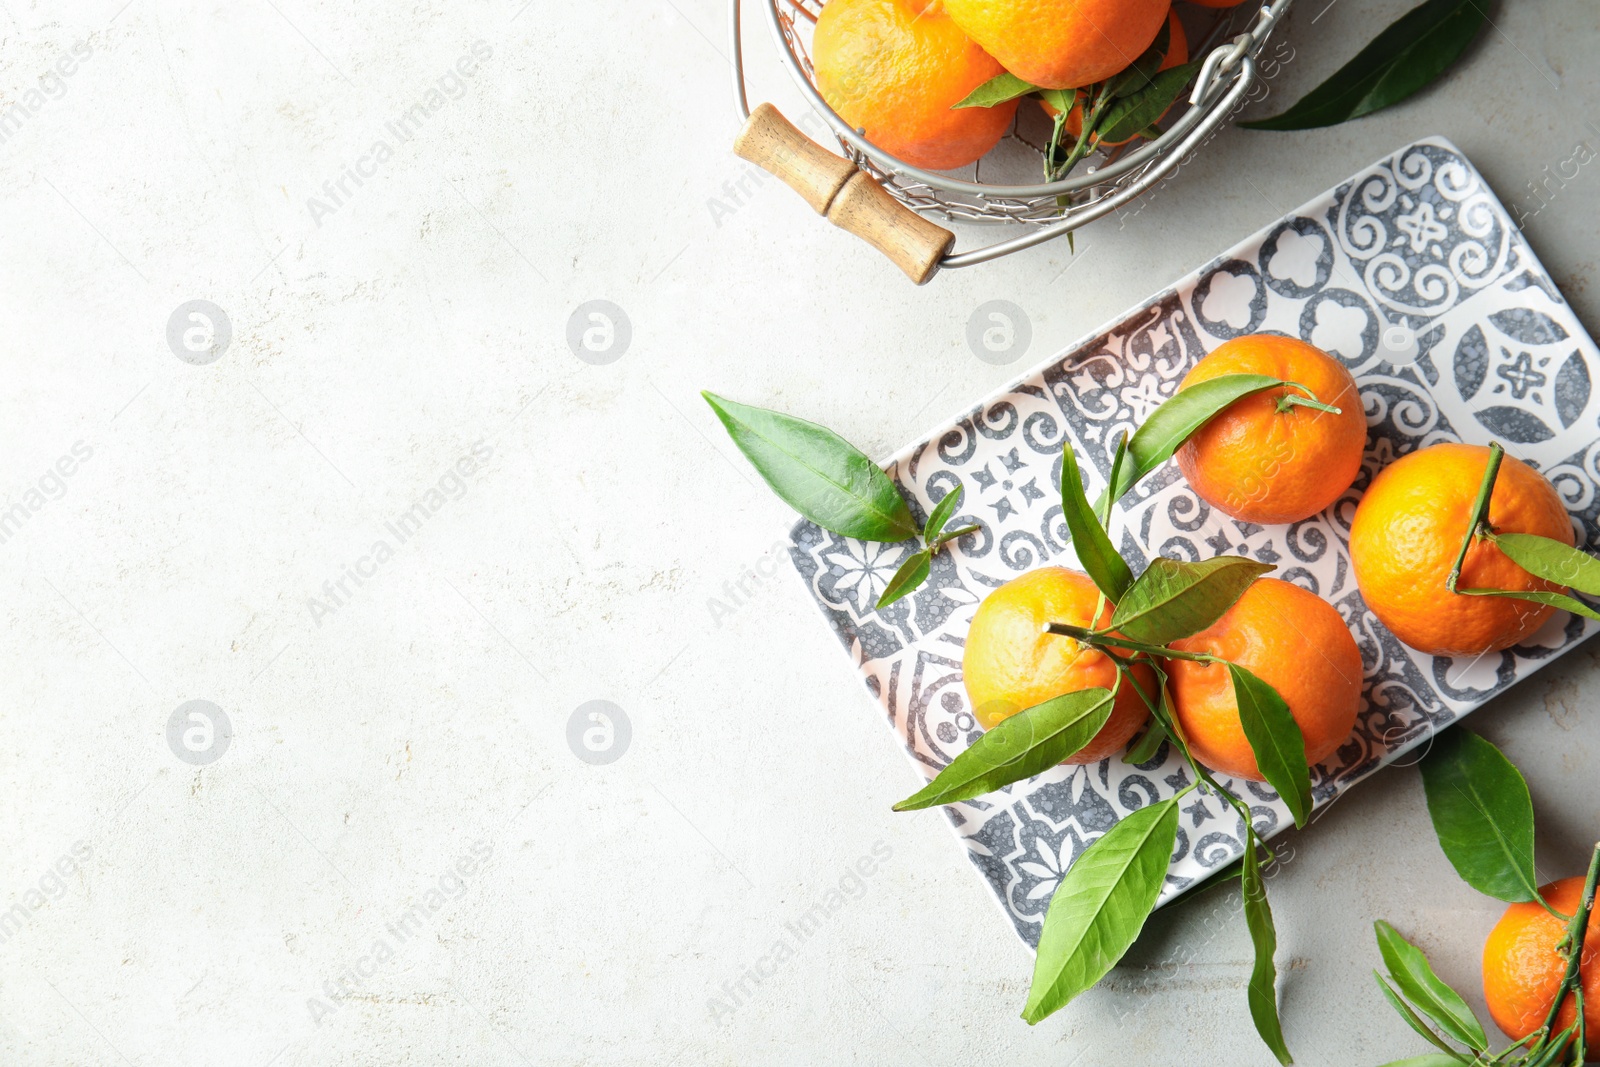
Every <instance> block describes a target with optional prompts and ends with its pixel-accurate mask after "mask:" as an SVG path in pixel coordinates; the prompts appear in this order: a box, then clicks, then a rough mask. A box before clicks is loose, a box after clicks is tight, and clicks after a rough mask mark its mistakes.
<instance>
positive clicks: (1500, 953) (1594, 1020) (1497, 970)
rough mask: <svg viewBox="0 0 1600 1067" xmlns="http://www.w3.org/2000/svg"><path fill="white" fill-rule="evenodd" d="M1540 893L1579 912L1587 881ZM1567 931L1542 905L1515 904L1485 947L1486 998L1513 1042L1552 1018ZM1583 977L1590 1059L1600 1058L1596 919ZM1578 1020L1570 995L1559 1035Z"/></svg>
mask: <svg viewBox="0 0 1600 1067" xmlns="http://www.w3.org/2000/svg"><path fill="white" fill-rule="evenodd" d="M1539 895H1540V896H1542V897H1543V898H1544V899H1545V900H1546V901H1548V902H1549V904H1550V906H1551V907H1552V908H1555V909H1556V910H1557V911H1559V912H1561V913H1562V914H1563V915H1572V914H1575V913H1576V912H1577V910H1578V904H1579V901H1580V900H1581V898H1582V897H1583V879H1582V878H1563V879H1561V880H1560V881H1559V882H1551V883H1550V884H1549V885H1547V886H1545V887H1543V888H1542V889H1540V890H1539ZM1566 933H1567V924H1566V923H1564V922H1562V921H1561V920H1560V919H1557V918H1556V917H1555V916H1554V915H1551V914H1550V913H1549V912H1548V911H1545V910H1544V909H1543V908H1541V907H1540V906H1539V905H1538V904H1536V903H1525V904H1513V905H1511V907H1509V908H1507V909H1506V913H1505V914H1504V915H1502V916H1501V917H1500V921H1499V922H1497V923H1495V926H1494V929H1493V930H1491V931H1489V940H1488V941H1486V942H1484V945H1483V999H1484V1000H1485V1001H1486V1002H1487V1003H1488V1005H1489V1014H1490V1015H1491V1016H1493V1017H1494V1021H1495V1023H1496V1025H1498V1026H1499V1027H1500V1029H1502V1030H1504V1031H1505V1032H1506V1035H1507V1036H1509V1037H1510V1038H1512V1039H1513V1040H1521V1039H1522V1038H1524V1037H1527V1036H1528V1035H1529V1034H1531V1033H1533V1032H1534V1031H1535V1030H1537V1029H1538V1028H1539V1027H1541V1026H1543V1025H1544V1020H1545V1016H1547V1015H1549V1014H1550V1005H1551V1004H1553V1003H1555V999H1556V990H1557V989H1558V988H1559V987H1560V985H1561V977H1562V975H1563V974H1564V973H1565V972H1566V967H1567V964H1566V961H1565V960H1563V959H1562V958H1561V956H1560V955H1559V954H1558V953H1557V952H1556V946H1558V945H1559V944H1560V943H1561V939H1562V938H1563V937H1565V936H1566ZM1578 975H1579V983H1580V984H1581V985H1582V987H1583V1024H1584V1031H1585V1034H1586V1036H1587V1039H1588V1048H1589V1049H1590V1050H1591V1051H1590V1054H1589V1059H1591V1060H1594V1059H1600V1040H1597V1037H1600V930H1597V929H1596V928H1595V924H1594V921H1593V917H1592V916H1591V919H1590V922H1589V926H1588V930H1587V933H1586V934H1585V937H1584V943H1583V959H1582V960H1580V961H1579V964H1578ZM1577 1017H1578V1008H1577V1001H1576V998H1575V997H1572V996H1568V997H1567V1002H1566V1003H1565V1004H1563V1005H1562V1006H1561V1011H1560V1012H1559V1013H1558V1014H1557V1015H1556V1024H1555V1033H1557V1034H1559V1033H1560V1032H1561V1031H1563V1030H1565V1029H1566V1028H1567V1027H1569V1026H1571V1025H1572V1024H1573V1022H1574V1021H1575V1020H1576V1019H1577ZM1563 1062H1565V1060H1563Z"/></svg>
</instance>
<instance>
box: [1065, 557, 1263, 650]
mask: <svg viewBox="0 0 1600 1067" xmlns="http://www.w3.org/2000/svg"><path fill="white" fill-rule="evenodd" d="M1080 558H1081V556H1080ZM1272 569H1273V567H1272V564H1270V563H1257V562H1256V561H1255V560H1253V559H1246V558H1245V557H1243V556H1217V557H1215V558H1213V559H1207V560H1202V561H1200V562H1199V563H1186V562H1184V561H1183V560H1178V559H1167V558H1166V557H1165V556H1157V557H1156V558H1155V559H1152V560H1151V561H1150V566H1148V567H1146V568H1145V570H1144V573H1143V574H1141V575H1139V578H1138V580H1137V581H1135V582H1134V583H1133V585H1132V586H1131V587H1130V588H1129V589H1128V591H1127V592H1126V593H1124V594H1123V596H1122V598H1121V599H1120V600H1118V601H1117V610H1116V612H1115V613H1114V614H1113V615H1112V616H1111V628H1112V629H1113V630H1115V631H1117V632H1118V633H1120V634H1122V635H1123V636H1124V637H1126V638H1128V640H1130V641H1138V642H1140V643H1141V644H1147V645H1165V644H1168V643H1169V642H1172V641H1176V640H1178V639H1179V638H1180V637H1188V636H1189V635H1191V634H1197V633H1199V632H1200V631H1201V630H1204V629H1205V628H1206V627H1207V626H1210V625H1211V624H1212V623H1214V622H1216V621H1217V620H1218V619H1220V618H1222V616H1223V614H1224V613H1225V612H1227V610H1228V609H1229V608H1231V607H1233V605H1234V602H1235V601H1237V600H1238V599H1239V598H1240V597H1241V596H1243V595H1244V591H1245V590H1246V589H1248V588H1250V583H1251V582H1253V581H1255V580H1256V578H1258V577H1259V576H1261V575H1263V574H1265V573H1267V572H1268V571H1270V570H1272Z"/></svg>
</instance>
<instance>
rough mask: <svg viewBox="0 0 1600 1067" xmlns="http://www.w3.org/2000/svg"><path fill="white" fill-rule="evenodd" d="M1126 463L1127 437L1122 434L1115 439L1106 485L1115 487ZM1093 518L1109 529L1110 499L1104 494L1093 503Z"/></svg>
mask: <svg viewBox="0 0 1600 1067" xmlns="http://www.w3.org/2000/svg"><path fill="white" fill-rule="evenodd" d="M1127 462H1128V435H1127V434H1123V435H1122V436H1121V437H1119V438H1117V450H1116V452H1114V453H1113V454H1112V456H1111V476H1110V477H1109V478H1107V479H1106V484H1107V485H1116V484H1117V479H1118V478H1120V477H1121V476H1122V466H1123V464H1125V463H1127ZM1094 516H1095V518H1097V519H1099V520H1100V525H1101V526H1103V527H1104V528H1105V529H1107V530H1110V529H1111V498H1110V497H1109V496H1107V495H1106V494H1105V493H1101V494H1100V499H1099V500H1098V501H1096V502H1095V508H1094Z"/></svg>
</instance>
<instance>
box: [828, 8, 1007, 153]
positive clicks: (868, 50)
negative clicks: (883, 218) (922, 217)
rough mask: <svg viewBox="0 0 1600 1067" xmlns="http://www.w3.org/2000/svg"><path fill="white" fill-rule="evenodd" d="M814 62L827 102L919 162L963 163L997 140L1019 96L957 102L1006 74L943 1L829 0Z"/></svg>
mask: <svg viewBox="0 0 1600 1067" xmlns="http://www.w3.org/2000/svg"><path fill="white" fill-rule="evenodd" d="M811 61H812V65H813V67H814V69H815V71H816V79H817V89H818V91H820V92H821V93H822V98H823V99H824V100H826V101H827V102H828V106H829V107H831V108H833V110H835V111H837V112H838V113H839V115H840V116H841V117H842V118H843V119H844V120H845V121H846V122H848V123H850V125H851V126H854V127H855V128H857V129H859V130H863V131H865V134H866V137H867V139H868V140H869V141H871V142H872V143H873V144H875V145H877V146H878V147H879V148H882V149H883V150H884V151H886V152H890V153H893V154H894V155H895V156H898V157H899V158H900V159H903V160H905V161H906V162H907V163H910V164H911V165H912V166H916V167H925V168H927V169H930V170H949V169H951V168H953V167H963V166H966V165H967V164H968V163H971V162H973V161H974V160H976V159H978V158H979V157H980V156H982V155H983V154H984V153H985V152H987V151H989V149H991V148H993V147H994V146H995V143H996V142H998V141H999V140H1000V137H1001V135H1003V134H1004V133H1005V131H1006V127H1007V126H1008V125H1010V123H1011V117H1012V115H1014V114H1015V113H1016V110H1017V102H1016V101H1015V100H1012V101H1009V102H1007V103H1004V104H1000V105H997V106H995V107H968V108H960V109H955V108H954V107H953V105H955V104H957V103H959V102H960V101H961V100H963V99H964V98H965V97H966V96H967V94H969V93H971V92H972V90H974V89H976V88H977V87H978V86H980V85H982V84H983V83H984V82H986V81H988V80H989V79H991V78H993V77H995V76H996V75H997V74H1000V73H1001V72H1002V69H1003V68H1002V67H1001V66H1000V64H999V62H997V61H996V60H995V59H994V58H993V57H991V56H990V55H989V54H988V53H987V52H985V51H984V50H983V49H982V48H981V47H980V46H979V45H978V44H976V43H975V42H974V41H973V40H972V39H971V38H970V37H968V36H967V35H966V34H965V33H963V32H961V29H960V28H959V27H958V26H957V25H956V24H955V23H954V22H953V21H951V19H950V16H949V15H947V14H945V11H944V8H943V7H942V6H941V4H940V0H829V3H827V4H826V5H824V6H823V8H822V14H821V16H819V17H818V19H817V27H816V32H815V34H814V36H813V38H812V45H811Z"/></svg>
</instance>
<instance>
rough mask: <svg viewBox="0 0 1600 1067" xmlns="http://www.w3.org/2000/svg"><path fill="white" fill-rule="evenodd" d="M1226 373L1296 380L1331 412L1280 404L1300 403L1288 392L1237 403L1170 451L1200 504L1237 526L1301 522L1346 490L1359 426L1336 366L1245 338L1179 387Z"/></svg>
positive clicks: (1311, 353)
mask: <svg viewBox="0 0 1600 1067" xmlns="http://www.w3.org/2000/svg"><path fill="white" fill-rule="evenodd" d="M1224 374H1265V375H1267V376H1269V377H1272V378H1280V379H1282V380H1284V381H1290V382H1296V383H1298V384H1299V385H1303V386H1305V387H1306V388H1307V389H1310V390H1311V392H1312V394H1314V396H1315V398H1316V399H1317V400H1318V401H1320V402H1321V403H1323V404H1327V405H1330V406H1332V407H1337V408H1338V409H1339V413H1338V414H1337V415H1335V414H1333V413H1332V412H1327V411H1319V410H1317V409H1316V408H1310V407H1301V406H1299V405H1295V404H1291V403H1288V402H1287V401H1286V399H1285V398H1286V397H1289V396H1296V397H1305V392H1304V390H1300V389H1292V388H1289V387H1280V388H1276V389H1266V390H1263V391H1262V392H1259V393H1252V394H1250V395H1249V396H1246V397H1241V398H1240V399H1238V400H1235V401H1234V402H1233V403H1232V404H1229V405H1228V406H1227V407H1226V408H1223V409H1222V411H1220V412H1218V413H1217V415H1216V416H1215V417H1213V418H1212V419H1211V420H1210V421H1209V422H1207V423H1206V424H1205V425H1204V426H1202V427H1200V429H1199V430H1197V431H1196V432H1195V433H1194V434H1192V435H1190V437H1189V440H1188V441H1186V442H1185V443H1184V445H1183V447H1182V448H1180V449H1179V450H1178V455H1177V460H1178V468H1179V469H1180V470H1181V471H1183V476H1184V477H1185V478H1187V479H1188V480H1189V485H1190V487H1191V488H1192V489H1194V491H1195V492H1196V493H1197V494H1199V496H1200V498H1201V499H1202V500H1204V501H1205V502H1206V503H1208V504H1210V505H1211V506H1212V507H1214V508H1216V509H1218V510H1219V511H1222V512H1224V513H1226V514H1228V515H1231V516H1233V517H1234V518H1236V519H1239V520H1241V521H1243V522H1254V523H1262V524H1273V523H1284V522H1299V521H1300V520H1301V519H1307V518H1310V517H1311V516H1312V515H1315V514H1316V513H1317V512H1319V511H1321V510H1322V509H1323V508H1326V507H1327V506H1328V505H1329V504H1332V503H1333V502H1334V501H1335V500H1337V499H1339V497H1340V495H1341V494H1343V493H1344V491H1345V490H1346V489H1349V488H1350V483H1351V482H1353V481H1355V479H1356V475H1357V474H1359V473H1360V472H1361V454H1362V450H1363V449H1365V448H1366V444H1367V419H1366V416H1365V415H1364V414H1363V412H1362V407H1361V395H1360V393H1359V392H1358V391H1357V389H1356V382H1355V379H1354V378H1352V377H1351V376H1350V372H1349V371H1348V370H1346V369H1345V368H1344V364H1342V363H1340V362H1339V361H1338V360H1336V359H1334V358H1333V357H1332V356H1330V355H1328V354H1327V353H1326V352H1324V351H1322V349H1320V348H1316V347H1314V346H1312V345H1308V344H1306V343H1305V342H1304V341H1297V340H1295V339H1294V338H1292V337H1278V336H1275V335H1273V334H1253V335H1251V336H1248V337H1236V338H1234V339H1233V340H1231V341H1227V342H1225V343H1223V344H1222V345H1220V346H1218V347H1217V349H1216V350H1215V351H1213V352H1212V353H1211V354H1210V355H1208V356H1206V357H1205V358H1204V359H1202V360H1201V361H1200V362H1199V363H1196V364H1195V365H1194V369H1192V370H1191V371H1189V373H1188V374H1187V375H1186V376H1185V377H1184V379H1183V383H1182V384H1181V385H1180V386H1179V388H1180V389H1183V388H1187V387H1188V386H1191V385H1194V384H1196V383H1198V382H1203V381H1206V380H1208V379H1211V378H1217V377H1220V376H1222V375H1224Z"/></svg>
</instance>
